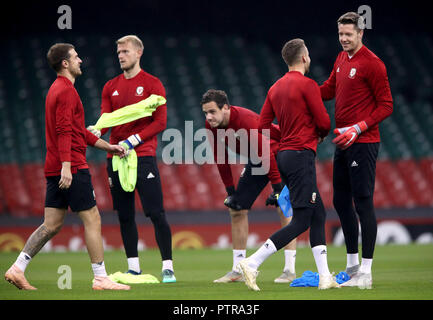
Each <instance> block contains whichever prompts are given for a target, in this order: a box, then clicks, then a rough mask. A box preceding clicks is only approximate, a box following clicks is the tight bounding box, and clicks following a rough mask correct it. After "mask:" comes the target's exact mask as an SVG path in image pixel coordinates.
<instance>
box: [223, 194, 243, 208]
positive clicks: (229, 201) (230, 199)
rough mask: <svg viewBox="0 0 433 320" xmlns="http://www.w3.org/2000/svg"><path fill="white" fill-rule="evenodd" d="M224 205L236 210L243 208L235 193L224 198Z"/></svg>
mask: <svg viewBox="0 0 433 320" xmlns="http://www.w3.org/2000/svg"><path fill="white" fill-rule="evenodd" d="M224 205H225V206H226V207H228V208H230V209H233V210H236V211H240V210H242V207H241V205H240V204H239V203H238V202H237V201H236V198H235V195H234V194H233V195H231V196H228V197H227V198H226V199H225V200H224Z"/></svg>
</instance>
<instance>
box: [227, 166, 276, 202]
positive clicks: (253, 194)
mask: <svg viewBox="0 0 433 320" xmlns="http://www.w3.org/2000/svg"><path fill="white" fill-rule="evenodd" d="M260 166H261V164H258V165H253V164H251V162H248V163H247V164H246V165H245V168H244V169H243V170H242V173H241V176H240V178H239V182H238V187H237V188H236V196H235V197H236V200H237V203H238V204H239V205H240V206H241V207H242V209H245V210H249V209H251V207H252V205H253V204H254V201H256V199H257V197H258V196H259V195H260V193H261V192H262V191H263V189H264V188H265V187H266V185H267V184H268V182H269V177H268V175H267V174H265V175H253V174H252V168H253V167H260Z"/></svg>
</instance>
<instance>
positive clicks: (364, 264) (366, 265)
mask: <svg viewBox="0 0 433 320" xmlns="http://www.w3.org/2000/svg"><path fill="white" fill-rule="evenodd" d="M372 264H373V259H365V258H362V260H361V267H360V268H359V271H361V272H362V273H371V265H372Z"/></svg>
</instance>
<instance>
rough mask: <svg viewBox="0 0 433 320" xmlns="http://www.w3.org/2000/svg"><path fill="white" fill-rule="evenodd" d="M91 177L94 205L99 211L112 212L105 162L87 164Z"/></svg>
mask: <svg viewBox="0 0 433 320" xmlns="http://www.w3.org/2000/svg"><path fill="white" fill-rule="evenodd" d="M89 170H90V174H91V176H92V185H93V190H94V191H95V198H96V205H97V206H98V209H99V210H100V211H113V202H112V200H111V194H110V186H109V182H108V173H107V169H106V164H105V162H103V163H89Z"/></svg>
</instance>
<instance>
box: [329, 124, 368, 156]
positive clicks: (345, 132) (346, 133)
mask: <svg viewBox="0 0 433 320" xmlns="http://www.w3.org/2000/svg"><path fill="white" fill-rule="evenodd" d="M367 129H368V126H367V124H366V123H365V121H361V122H358V123H357V124H355V125H353V126H350V127H344V128H337V129H335V130H334V133H335V134H336V135H337V137H336V138H335V139H334V140H332V142H333V143H335V144H336V145H337V146H338V147H339V148H341V149H343V150H345V149H347V148H349V147H350V146H351V145H352V144H353V143H354V142H355V141H356V139H358V136H359V135H360V134H361V133H363V132H364V131H366V130H367Z"/></svg>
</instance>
